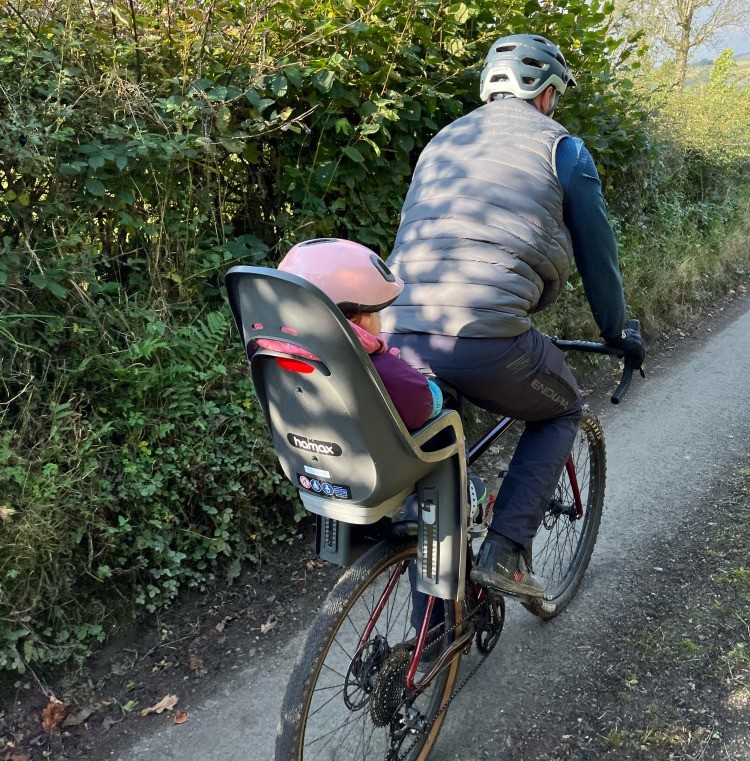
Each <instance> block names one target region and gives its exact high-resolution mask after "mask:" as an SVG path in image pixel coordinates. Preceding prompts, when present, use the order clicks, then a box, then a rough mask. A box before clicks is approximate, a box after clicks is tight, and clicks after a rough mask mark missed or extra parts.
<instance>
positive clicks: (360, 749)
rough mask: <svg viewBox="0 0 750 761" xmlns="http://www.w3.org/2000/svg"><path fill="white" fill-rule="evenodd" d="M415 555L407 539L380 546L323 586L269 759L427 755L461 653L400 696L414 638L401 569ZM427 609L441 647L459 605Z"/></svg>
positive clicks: (398, 760)
mask: <svg viewBox="0 0 750 761" xmlns="http://www.w3.org/2000/svg"><path fill="white" fill-rule="evenodd" d="M415 559H416V546H415V545H414V544H413V543H408V544H404V543H392V542H382V543H380V544H378V545H377V546H375V547H373V548H372V550H370V551H369V552H368V553H367V554H366V555H364V556H363V557H362V558H360V559H359V560H358V561H357V562H356V563H355V564H354V565H353V566H351V568H349V569H348V570H347V571H346V573H344V575H343V576H342V577H341V579H340V580H339V582H338V583H337V584H336V586H335V587H334V588H333V589H332V590H331V592H330V594H329V595H328V597H327V599H326V602H325V604H324V605H323V610H322V612H321V613H320V614H318V617H317V618H316V619H315V621H314V622H313V624H312V627H311V628H310V631H309V632H308V635H307V640H306V641H305V645H304V647H303V650H302V653H301V655H300V657H299V659H298V661H297V663H296V665H295V667H294V670H293V672H292V676H291V679H290V682H289V686H288V687H287V691H286V695H285V697H284V703H283V706H282V713H281V721H280V724H279V733H278V736H277V741H276V759H277V761H290V760H294V761H303V760H304V761H323V760H324V759H325V760H326V761H333V759H338V760H340V759H355V758H356V759H372V761H375V760H376V759H377V761H382V760H383V759H386V760H387V761H423V760H424V759H426V758H427V755H428V754H429V752H430V749H431V748H432V747H433V745H434V743H435V741H436V739H437V736H438V732H439V731H440V727H441V725H442V723H443V720H444V719H445V715H446V711H445V710H444V711H442V712H440V709H441V707H442V706H443V705H444V704H445V703H446V701H447V700H448V698H449V697H450V695H451V691H452V689H453V685H454V682H455V679H456V672H457V670H458V664H459V658H455V659H454V660H452V661H451V662H450V663H449V664H448V665H447V666H446V667H445V668H444V669H443V671H441V672H440V673H439V674H438V676H437V677H436V678H435V679H434V680H433V681H432V683H431V684H430V685H429V686H428V687H427V688H426V689H425V690H424V692H422V693H420V694H412V695H409V694H408V691H407V690H406V686H405V682H406V671H407V670H408V667H409V663H410V661H411V651H412V649H413V641H414V638H415V636H416V631H415V629H414V626H413V622H412V620H411V619H412V609H413V603H412V593H411V585H410V583H409V573H408V571H409V566H410V565H411V564H413V563H414V562H415ZM388 590H390V591H388ZM379 604H382V611H381V612H380V614H379V615H377V614H375V613H374V612H375V611H376V608H377V607H378V605H379ZM435 605H436V607H438V608H440V609H441V610H442V613H443V616H442V618H443V619H444V623H442V624H440V625H439V630H437V631H436V630H433V631H432V632H431V635H430V641H435V640H436V639H439V640H440V641H442V642H443V645H442V647H445V646H447V645H448V644H450V642H452V641H453V639H454V638H455V637H456V636H457V633H458V631H459V627H458V626H456V623H457V622H460V616H461V610H462V605H461V603H459V602H455V601H452V600H436V601H435ZM375 618H377V621H376V623H375V625H374V627H373V628H372V631H371V632H370V633H369V634H368V635H365V631H366V627H367V626H368V622H370V623H371V622H372V621H373V620H374V619H375ZM433 620H434V619H433ZM414 623H416V622H414ZM438 647H440V646H438ZM431 649H432V648H431ZM418 676H419V675H418Z"/></svg>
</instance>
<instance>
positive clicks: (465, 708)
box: [29, 297, 750, 761]
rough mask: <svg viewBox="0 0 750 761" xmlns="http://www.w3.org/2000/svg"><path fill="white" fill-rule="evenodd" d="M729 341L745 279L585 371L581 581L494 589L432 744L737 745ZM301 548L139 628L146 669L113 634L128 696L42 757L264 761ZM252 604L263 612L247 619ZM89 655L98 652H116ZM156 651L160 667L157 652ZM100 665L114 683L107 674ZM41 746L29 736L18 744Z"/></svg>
mask: <svg viewBox="0 0 750 761" xmlns="http://www.w3.org/2000/svg"><path fill="white" fill-rule="evenodd" d="M748 357H750V300H748V298H747V297H744V298H742V299H739V300H735V301H734V302H733V303H732V304H731V305H730V306H729V307H728V308H727V309H726V311H725V312H724V313H723V314H722V315H720V316H719V317H718V318H714V319H708V320H706V321H705V322H704V323H703V325H702V327H701V328H700V331H699V332H697V333H694V334H693V335H691V336H679V335H678V336H676V337H675V339H674V341H672V342H669V341H667V342H666V343H664V344H663V346H662V350H661V352H660V353H659V352H657V353H654V354H653V355H652V356H651V358H650V362H649V378H648V380H647V382H645V383H638V382H636V383H634V387H633V389H632V391H631V393H630V394H629V396H628V397H627V399H626V401H625V402H624V403H623V404H622V405H621V406H620V407H618V408H615V407H612V406H610V405H609V404H608V402H607V399H608V390H609V389H610V384H609V383H608V382H607V383H605V384H604V385H601V386H600V385H598V384H597V388H596V390H595V392H593V393H592V394H591V395H590V396H589V399H588V401H589V404H590V406H591V408H592V410H593V411H594V412H596V413H597V414H599V416H600V418H601V420H602V423H603V426H604V430H605V434H606V440H607V455H608V485H607V500H606V509H605V517H604V519H603V522H602V529H601V533H600V538H599V542H598V543H597V547H596V550H595V552H594V557H593V560H592V564H591V567H590V569H589V572H588V574H587V577H586V580H585V581H584V585H583V587H582V589H581V592H580V594H579V596H578V597H577V599H576V600H575V601H574V602H573V603H572V604H571V606H570V607H569V609H568V610H567V611H566V612H565V613H564V614H562V615H561V616H560V617H559V618H557V619H555V620H553V621H552V622H549V623H546V624H544V623H541V622H540V621H538V620H537V619H535V618H533V617H532V616H531V615H529V614H528V613H526V611H524V610H523V609H522V608H520V606H518V605H515V604H509V606H508V609H509V615H508V620H507V623H506V627H505V631H504V633H503V637H502V638H501V641H500V643H499V645H498V647H497V649H496V650H495V652H494V653H493V654H492V656H491V657H490V659H489V660H488V661H487V662H486V663H485V664H484V666H483V667H482V669H480V671H479V672H478V673H477V675H476V676H475V678H474V680H473V681H472V682H471V683H470V684H469V686H468V687H467V688H466V689H465V690H464V692H463V693H462V694H461V695H460V696H459V697H458V698H457V699H456V701H455V703H454V705H453V706H452V707H451V710H450V713H449V715H448V719H447V722H446V725H445V728H444V729H443V732H442V734H441V738H440V740H439V742H438V744H437V747H436V749H435V751H434V753H433V755H432V756H431V758H433V759H435V761H441V760H442V761H445V760H447V759H462V761H472V759H481V758H492V759H498V760H499V761H504V760H505V759H511V758H513V759H516V758H523V759H537V758H538V759H550V758H572V759H589V758H590V759H594V758H597V759H598V758H601V757H602V756H605V755H606V756H607V757H609V758H619V759H633V758H644V759H645V758H649V759H650V758H664V759H667V758H696V759H697V758H704V759H713V758H715V759H733V760H736V761H740V760H741V759H750V729H749V728H748V725H747V720H748V716H750V686H748V681H750V668H749V667H748V663H749V662H750V625H748V624H750V579H748V578H747V577H746V575H747V573H748V572H747V568H748V555H750V553H748V552H747V546H748V543H749V542H750V497H748V495H747V484H748V483H750V479H749V478H748V474H750V471H748V473H744V472H745V471H746V470H747V469H748V468H749V467H750V444H749V442H750V405H748V404H747V402H746V401H745V396H746V394H747V388H748V378H750V373H749V372H748V371H749V370H750V360H748ZM305 560H306V558H304V557H303V558H302V565H301V566H299V564H298V565H296V566H290V565H287V566H284V565H282V566H279V568H278V569H277V570H276V573H277V575H278V578H277V579H271V578H270V576H269V575H265V574H261V576H262V578H261V582H262V584H261V585H260V587H258V586H257V585H255V586H253V585H248V587H246V588H245V589H246V590H249V589H250V588H251V587H252V594H253V595H254V596H255V597H253V599H256V598H257V597H263V596H264V595H268V597H267V598H264V599H266V602H265V603H264V605H265V606H260V607H258V606H256V608H250V612H249V613H247V612H246V610H247V608H246V607H245V604H246V601H245V600H244V598H243V596H242V595H243V594H244V593H243V592H242V588H239V589H237V590H233V591H232V592H231V594H230V593H227V596H226V597H225V598H224V601H225V603H226V602H228V601H229V600H231V601H232V605H231V608H230V606H228V605H226V606H225V607H222V603H221V600H217V599H214V600H205V601H199V603H198V606H197V608H196V609H195V610H192V609H191V611H190V613H189V615H186V616H183V619H187V618H189V617H190V616H193V615H194V616H195V619H196V623H195V625H194V626H192V627H191V628H190V637H182V640H184V641H182V640H180V641H178V643H177V644H176V645H174V644H173V643H169V642H168V643H166V644H165V645H162V646H159V645H158V643H157V645H155V646H154V650H155V652H156V654H154V655H152V656H151V660H153V661H154V670H153V671H152V672H151V674H149V671H148V669H145V668H144V665H143V664H144V663H148V664H149V668H151V666H150V663H151V660H148V659H146V656H147V655H148V653H146V654H145V655H143V653H144V651H145V650H146V649H147V648H146V647H145V646H144V645H143V644H138V643H135V645H134V644H133V643H131V644H130V647H131V648H132V647H136V648H137V649H138V651H139V654H140V655H139V656H138V658H134V659H131V661H129V663H131V665H130V667H129V668H130V671H128V672H127V673H126V674H125V675H124V676H123V678H122V684H125V683H126V682H128V683H129V684H130V685H131V686H130V687H129V689H130V692H127V691H126V692H124V693H122V694H119V695H117V694H115V701H119V702H120V705H122V704H124V703H125V701H126V700H127V699H129V698H130V697H133V696H137V697H138V699H139V700H140V702H138V704H137V706H136V707H135V709H133V708H132V707H131V708H130V710H129V711H128V712H127V715H125V716H124V717H123V715H122V711H120V712H119V714H120V715H119V718H118V720H119V719H123V720H122V721H120V723H118V724H115V725H112V726H110V728H106V726H105V727H103V726H102V721H101V715H100V714H95V715H94V716H92V718H91V720H90V721H89V722H88V723H85V724H82V725H80V726H78V727H76V728H75V729H71V730H70V735H71V736H70V737H69V738H67V739H65V738H63V741H62V743H57V744H55V746H54V751H55V752H54V753H53V755H52V757H53V758H56V759H63V758H86V759H89V761H104V759H117V761H142V760H144V759H160V761H172V760H174V761H177V760H179V761H219V760H221V761H270V760H271V759H272V758H273V744H274V735H275V728H276V723H277V717H278V709H279V705H280V702H281V697H282V695H283V691H284V688H285V685H286V679H287V675H288V673H289V670H290V668H291V663H292V662H293V660H294V658H295V657H296V654H297V653H298V652H299V649H300V646H301V642H302V637H303V633H304V632H303V627H304V625H305V622H306V621H308V620H309V616H310V615H311V612H312V611H313V610H314V608H315V607H316V605H317V604H318V603H317V601H316V599H317V595H318V594H319V593H320V590H322V589H323V587H324V586H325V584H327V583H330V581H331V578H332V576H331V573H330V571H326V570H325V569H321V568H319V567H317V566H315V565H313V564H311V563H310V562H308V563H307V565H305V562H304V561H305ZM307 560H309V558H307ZM297 563H299V561H298V560H297ZM743 569H744V570H743ZM274 582H275V586H274ZM743 585H744V586H743ZM259 588H260V589H264V590H265V591H261V592H260V593H259V592H258V589H259ZM280 590H281V591H280ZM248 594H249V593H248ZM232 595H234V597H232ZM300 595H302V596H301V597H300ZM290 601H292V602H290ZM282 603H283V604H282ZM247 604H248V605H249V603H247ZM227 610H229V611H230V612H232V613H233V617H230V618H228V619H227V621H226V630H224V624H222V621H224V613H225V612H226V611H227ZM271 610H275V611H276V612H277V613H279V616H280V618H279V623H278V625H277V626H276V627H275V628H274V629H273V630H272V631H270V632H269V633H268V634H267V635H263V636H261V635H260V633H259V625H260V623H262V621H263V620H265V616H266V615H267V612H268V611H271ZM178 618H179V616H178ZM198 619H201V620H198ZM206 619H208V621H207V620H206ZM217 621H218V625H217ZM183 624H184V620H183ZM164 626H165V624H162V628H163V627H164ZM241 626H244V627H245V628H244V629H241ZM219 629H221V630H224V631H218V630H219ZM227 634H229V639H228V641H227V638H226V635H227ZM171 636H173V637H174V638H175V639H178V637H180V636H181V632H179V631H177V633H176V634H173V635H171ZM157 639H158V638H157ZM201 642H202V643H203V647H204V649H203V650H202V651H201V654H202V655H203V659H204V661H205V666H206V670H207V671H208V673H207V675H206V676H205V677H204V678H202V679H197V678H196V673H195V669H190V668H189V667H188V654H189V653H190V652H191V647H196V646H198V645H199V643H201ZM207 643H209V644H210V646H208V644H207ZM217 643H219V644H221V643H224V644H223V645H222V647H219V646H218V644H217ZM159 647H161V649H158V648H159ZM149 652H150V651H149ZM170 653H171V655H170ZM220 653H221V654H220ZM213 654H215V656H216V657H215V658H213V657H212V655H213ZM105 658H107V659H110V660H111V664H112V668H113V669H114V668H117V667H119V664H120V663H121V661H122V660H123V658H124V655H123V652H118V651H117V650H116V649H114V650H110V651H108V652H107V653H106V655H105ZM139 658H140V661H139ZM170 658H171V659H172V660H173V667H172V668H171V669H170V668H167V666H169V663H167V666H164V667H163V669H162V670H160V669H159V668H157V667H158V666H159V664H162V665H163V664H164V663H165V662H168V661H169V660H170ZM144 659H145V660H144ZM158 659H161V660H158ZM126 660H127V659H126ZM183 661H184V662H183ZM138 663H140V664H141V665H140V666H138V665H132V664H138ZM102 668H103V669H104V670H105V671H106V669H107V662H106V661H105V663H104V664H102V663H100V664H99V672H100V674H101V672H102ZM139 669H140V672H143V673H139ZM139 680H140V681H139ZM99 683H100V685H105V686H104V687H103V688H100V690H101V689H104V690H107V689H109V690H110V691H111V693H113V694H114V693H116V687H115V683H114V681H110V682H107V680H106V679H105V678H104V677H101V678H100V682H99ZM134 684H137V688H135V687H133V686H132V685H134ZM148 689H151V691H152V692H153V694H152V695H151V694H149V693H148V692H147V690H148ZM138 690H141V691H140V692H138ZM166 692H172V693H174V694H179V697H180V702H179V705H178V709H182V710H184V711H187V712H188V713H189V720H188V721H186V722H185V723H184V724H181V725H175V724H174V723H173V714H163V715H161V716H154V715H152V716H147V717H140V716H139V715H138V711H139V710H140V709H141V708H142V706H144V705H150V704H151V702H155V701H156V699H158V698H161V697H162V696H163V693H166ZM58 694H59V693H58ZM105 694H106V693H105ZM99 696H100V697H101V696H102V693H101V691H100V693H99ZM151 698H154V700H153V701H152V700H151ZM743 701H744V702H743ZM115 707H116V706H115ZM108 710H109V711H110V714H109V715H113V714H112V712H113V711H114V708H112V707H110V708H109V709H108ZM102 711H103V709H102ZM100 713H101V712H100ZM105 721H106V719H105ZM743 722H744V723H743ZM110 724H111V722H110ZM45 747H47V748H49V746H44V745H40V746H39V748H34V747H30V748H29V751H30V753H31V757H32V758H33V759H34V761H36V758H37V757H38V758H42V756H41V751H42V750H43V749H44V748H45ZM342 761H346V760H345V759H342Z"/></svg>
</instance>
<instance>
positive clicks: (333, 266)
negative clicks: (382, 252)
mask: <svg viewBox="0 0 750 761" xmlns="http://www.w3.org/2000/svg"><path fill="white" fill-rule="evenodd" d="M279 269H280V270H282V271H284V272H290V273H292V274H294V275H298V276H299V277H301V278H304V279H305V280H307V281H309V282H310V283H312V284H313V285H315V286H317V287H318V288H320V290H321V291H323V293H325V294H326V295H327V296H328V297H329V298H330V299H331V300H332V301H333V302H334V303H335V304H336V305H337V306H338V308H339V309H340V310H341V311H342V312H343V314H344V316H345V317H346V318H347V319H348V320H349V323H350V324H351V326H352V329H353V330H354V333H355V334H356V336H357V338H358V339H359V341H360V343H361V344H362V346H363V347H364V349H365V351H366V352H367V353H368V354H369V356H370V359H371V360H372V364H373V365H374V367H375V370H376V372H377V373H378V375H379V376H380V379H381V380H382V381H383V385H384V386H385V390H386V391H387V392H388V394H389V396H390V398H391V400H392V401H393V406H394V407H395V408H396V411H397V412H398V414H399V415H400V416H401V419H402V420H403V421H404V425H405V426H406V427H407V429H409V430H410V431H412V430H415V429H416V428H419V427H420V426H422V425H424V424H425V423H426V422H427V421H428V420H430V419H432V418H433V417H435V416H436V415H437V414H438V413H439V412H440V411H441V409H442V407H443V394H442V392H441V390H440V388H439V387H438V386H437V385H436V384H435V383H434V382H433V381H431V380H428V379H427V378H425V376H424V375H422V373H420V372H419V371H418V370H416V369H415V368H413V367H412V366H411V365H408V364H407V363H406V362H404V361H403V360H402V359H400V358H399V356H398V351H397V350H396V349H391V350H389V349H388V344H387V343H386V342H385V340H384V339H383V338H381V336H380V315H379V314H378V313H379V312H380V310H381V309H384V308H385V307H387V306H388V305H389V304H390V303H391V302H392V301H394V300H395V299H396V297H397V296H398V295H399V294H400V293H401V291H402V290H403V288H404V283H403V281H402V280H401V279H400V278H397V277H396V276H395V275H393V274H392V273H391V271H390V270H389V269H388V267H387V266H386V264H385V262H384V261H383V260H382V259H381V258H380V257H379V256H378V255H377V254H376V253H375V252H374V251H371V250H370V249H369V248H367V247H366V246H363V245H360V244H359V243H354V242H353V241H348V240H342V239H340V238H317V239H315V240H308V241H304V242H302V243H298V244H297V245H296V246H294V247H293V248H292V249H290V251H289V253H288V254H287V255H286V256H285V257H284V258H283V259H282V261H281V263H280V264H279ZM259 344H260V345H261V346H264V347H266V348H279V347H278V345H277V344H278V342H274V341H269V340H265V339H264V340H261V341H259ZM284 350H285V351H289V352H292V353H302V351H301V350H299V347H295V346H293V345H292V344H285V345H284Z"/></svg>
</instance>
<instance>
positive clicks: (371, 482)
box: [226, 267, 464, 524]
mask: <svg viewBox="0 0 750 761" xmlns="http://www.w3.org/2000/svg"><path fill="white" fill-rule="evenodd" d="M226 286H227V293H228V298H229V302H230V305H231V307H232V311H233V313H234V317H235V320H236V322H237V326H238V328H239V330H240V334H241V335H242V339H243V343H244V345H245V347H246V350H247V351H248V354H249V355H251V372H252V377H253V381H254V383H255V387H256V391H257V394H258V398H259V400H260V403H261V405H262V407H263V411H264V413H265V416H266V421H267V422H268V425H269V428H270V430H271V434H272V436H273V441H274V445H275V447H276V452H277V454H278V456H279V460H280V462H281V465H282V468H283V470H284V473H285V474H286V476H287V478H289V479H290V480H291V481H292V483H294V484H295V486H297V488H298V489H299V491H300V496H301V498H302V501H303V503H304V505H305V507H306V508H307V509H308V510H310V511H311V512H313V513H316V514H318V515H323V516H326V517H331V518H335V519H338V520H342V521H345V522H347V523H356V524H367V523H374V522H375V521H377V520H379V519H381V518H382V517H384V516H386V515H389V514H392V513H394V512H396V511H397V510H398V509H399V507H400V506H401V503H402V501H403V498H404V497H405V496H406V495H407V494H409V493H410V492H411V491H413V490H414V485H415V483H416V482H417V481H419V480H420V479H422V478H423V477H424V476H425V475H426V474H427V473H429V472H430V471H431V470H433V469H434V468H435V466H436V464H438V463H440V462H441V461H443V460H446V459H448V458H451V457H457V456H460V457H463V456H464V455H463V452H464V440H463V429H462V425H461V420H460V417H459V415H458V413H457V412H455V411H452V410H449V411H446V412H443V413H442V414H441V415H440V416H438V417H437V418H436V419H434V420H432V421H429V422H428V423H427V424H426V425H425V426H423V427H422V428H421V429H419V430H418V431H416V432H414V433H413V434H411V433H409V431H407V429H406V427H405V426H404V424H403V422H402V420H401V418H400V417H399V415H398V413H397V412H396V410H395V408H394V406H393V403H392V402H391V400H390V398H389V396H388V393H387V392H386V391H385V388H384V387H383V384H382V381H381V380H380V377H379V376H378V374H377V372H376V371H375V369H374V367H373V365H372V362H371V361H370V358H369V357H368V355H367V354H366V353H365V351H364V349H363V348H362V346H361V344H360V342H359V340H358V339H357V337H356V335H355V334H354V332H353V331H352V330H351V328H350V326H349V323H348V322H347V320H346V318H345V317H344V316H343V315H342V314H341V312H340V311H339V310H338V308H337V307H336V306H335V304H333V302H332V301H331V300H330V299H329V298H328V297H327V296H326V295H325V294H324V293H323V292H322V291H320V290H319V289H318V288H316V287H315V286H313V285H312V284H310V283H309V282H307V281H306V280H303V279H302V278H299V277H297V276H296V275H292V274H289V273H285V272H280V271H278V270H274V269H270V268H265V267H234V268H232V269H231V270H230V271H229V272H228V273H227V276H226ZM261 338H265V339H271V340H276V341H283V342H286V343H292V344H294V345H297V346H300V347H302V348H304V349H306V350H307V351H309V352H311V353H312V354H313V355H315V356H316V357H318V358H319V359H318V361H314V360H303V361H304V362H305V363H306V364H307V365H309V366H312V367H314V368H315V370H314V372H311V373H307V374H300V373H295V372H289V371H287V370H284V369H282V368H281V367H280V366H279V364H278V363H277V362H276V358H277V357H283V356H285V355H284V354H283V353H282V352H277V351H272V350H269V349H259V350H257V351H253V348H254V342H255V341H256V340H258V339H261ZM312 480H316V481H317V482H318V485H320V486H321V490H320V491H317V490H314V489H312V488H310V487H308V486H306V484H307V482H308V481H312ZM323 484H329V485H330V487H331V488H334V487H337V488H336V491H335V492H331V488H326V489H325V490H323V486H322V485H323Z"/></svg>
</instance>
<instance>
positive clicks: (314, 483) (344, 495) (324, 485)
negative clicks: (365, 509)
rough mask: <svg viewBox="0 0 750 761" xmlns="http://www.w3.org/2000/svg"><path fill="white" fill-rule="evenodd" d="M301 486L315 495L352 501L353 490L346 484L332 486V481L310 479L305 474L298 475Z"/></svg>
mask: <svg viewBox="0 0 750 761" xmlns="http://www.w3.org/2000/svg"><path fill="white" fill-rule="evenodd" d="M297 481H298V482H299V485H300V486H301V487H302V488H303V489H306V490H307V491H309V492H312V493H313V494H318V495H320V496H321V497H331V498H332V499H351V498H352V490H351V488H350V487H348V486H346V485H344V484H332V483H331V482H330V481H322V480H320V479H319V478H310V477H309V476H306V475H305V474H304V473H297Z"/></svg>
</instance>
